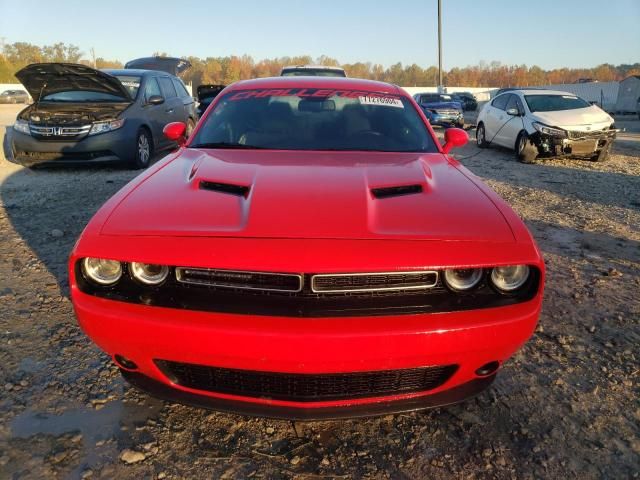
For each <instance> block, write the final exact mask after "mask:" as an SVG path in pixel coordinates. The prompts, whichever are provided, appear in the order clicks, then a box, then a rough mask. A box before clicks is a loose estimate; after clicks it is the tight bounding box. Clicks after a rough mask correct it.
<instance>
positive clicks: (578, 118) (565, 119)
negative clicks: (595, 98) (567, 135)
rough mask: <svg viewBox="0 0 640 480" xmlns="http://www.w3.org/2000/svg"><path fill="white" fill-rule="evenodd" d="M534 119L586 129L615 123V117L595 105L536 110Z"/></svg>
mask: <svg viewBox="0 0 640 480" xmlns="http://www.w3.org/2000/svg"><path fill="white" fill-rule="evenodd" d="M532 120H534V121H538V122H540V123H544V124H545V125H549V126H550V127H559V128H563V129H565V130H585V131H588V130H602V129H604V128H606V127H609V126H610V125H611V124H612V123H613V118H611V117H610V116H609V115H608V114H607V113H606V112H604V111H602V110H601V109H600V108H598V107H595V106H591V107H587V108H577V109H573V110H556V111H553V112H534V113H533V114H532Z"/></svg>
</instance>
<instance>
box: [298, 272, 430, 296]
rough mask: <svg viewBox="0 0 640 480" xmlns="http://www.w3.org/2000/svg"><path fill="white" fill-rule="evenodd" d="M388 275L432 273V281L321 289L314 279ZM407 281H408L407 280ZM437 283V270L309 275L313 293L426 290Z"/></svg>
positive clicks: (416, 275) (422, 274)
mask: <svg viewBox="0 0 640 480" xmlns="http://www.w3.org/2000/svg"><path fill="white" fill-rule="evenodd" d="M390 275H404V276H415V277H419V276H424V275H432V276H433V281H432V282H428V283H422V284H419V285H395V286H387V287H385V286H375V287H358V288H348V287H347V288H333V289H323V288H318V286H317V285H316V279H319V278H345V277H366V276H370V277H376V276H390ZM407 283H409V282H407ZM437 284H438V272H437V271H435V270H425V271H420V272H416V271H411V272H369V273H330V274H318V275H314V276H312V277H311V291H312V292H314V293H350V292H351V293H353V292H385V291H394V290H426V289H429V288H433V287H435V286H436V285H437Z"/></svg>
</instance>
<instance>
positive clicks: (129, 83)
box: [116, 75, 140, 98]
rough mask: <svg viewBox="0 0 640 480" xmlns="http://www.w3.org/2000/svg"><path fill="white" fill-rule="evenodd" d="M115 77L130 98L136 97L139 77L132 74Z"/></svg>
mask: <svg viewBox="0 0 640 480" xmlns="http://www.w3.org/2000/svg"><path fill="white" fill-rule="evenodd" d="M116 78H117V79H118V80H120V83H121V84H122V85H124V88H126V89H127V92H129V95H130V96H131V98H136V95H138V90H139V89H140V77H136V76H133V75H116Z"/></svg>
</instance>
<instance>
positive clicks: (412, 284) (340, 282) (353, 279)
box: [311, 272, 438, 292]
mask: <svg viewBox="0 0 640 480" xmlns="http://www.w3.org/2000/svg"><path fill="white" fill-rule="evenodd" d="M311 282H312V283H311V287H312V289H313V291H314V292H349V291H362V290H365V291H366V290H371V291H376V290H402V289H415V288H431V287H434V286H435V285H436V283H437V282H438V274H437V273H436V272H407V273H369V274H366V275H314V276H313V278H312V280H311Z"/></svg>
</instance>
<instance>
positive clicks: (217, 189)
mask: <svg viewBox="0 0 640 480" xmlns="http://www.w3.org/2000/svg"><path fill="white" fill-rule="evenodd" d="M406 186H413V187H412V188H413V189H414V190H415V189H416V188H418V189H419V190H421V191H420V192H417V193H410V194H404V195H397V196H393V195H391V196H386V197H385V196H384V195H382V196H380V192H379V191H377V192H378V195H379V198H376V196H375V195H374V191H373V190H374V189H378V188H387V189H388V188H389V187H392V189H391V190H383V193H387V194H388V193H389V192H390V191H391V192H392V193H393V187H406ZM415 186H419V187H415ZM229 192H230V193H229ZM400 193H402V192H400ZM405 193H406V192H405ZM101 233H102V234H103V235H128V236H140V235H146V236H184V237H186V236H226V237H253V238H342V239H344V238H348V239H389V238H392V239H398V238H403V239H416V240H436V239H438V240H483V241H500V242H513V241H514V236H513V233H512V231H511V228H510V226H509V224H508V223H507V221H506V220H505V218H504V217H503V216H502V214H501V212H500V211H499V210H498V208H497V207H496V205H495V204H494V203H493V201H492V200H491V199H490V198H489V197H488V196H487V194H485V193H484V192H483V191H482V190H480V188H479V187H478V186H476V184H475V183H473V182H472V181H471V180H470V179H469V178H467V177H466V176H465V175H464V174H463V173H462V172H461V171H460V170H458V169H457V168H456V167H455V166H454V165H452V164H451V163H450V162H449V161H447V159H446V158H445V156H444V155H442V154H440V153H432V154H415V153H411V154H410V153H381V152H371V153H365V152H357V153H356V152H340V153H337V154H335V153H333V152H300V151H296V152H293V151H260V150H252V151H247V150H243V151H241V150H215V151H214V150H199V149H185V150H183V151H182V154H181V155H180V156H178V157H177V158H176V159H174V160H173V161H170V162H168V163H167V164H166V165H165V166H164V167H163V168H160V169H159V170H158V171H156V172H155V173H153V174H152V175H150V176H149V177H147V178H146V179H144V180H143V181H141V183H140V184H139V185H137V186H136V187H135V188H134V189H133V190H131V191H129V193H128V194H127V195H126V196H125V197H124V199H122V200H121V201H120V202H119V203H118V204H117V206H116V207H115V208H114V210H112V211H111V213H110V215H109V216H108V218H107V220H106V221H105V222H104V223H103V225H102V229H101Z"/></svg>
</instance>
